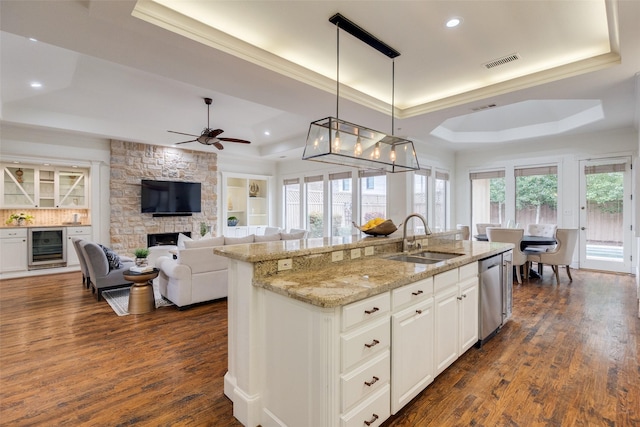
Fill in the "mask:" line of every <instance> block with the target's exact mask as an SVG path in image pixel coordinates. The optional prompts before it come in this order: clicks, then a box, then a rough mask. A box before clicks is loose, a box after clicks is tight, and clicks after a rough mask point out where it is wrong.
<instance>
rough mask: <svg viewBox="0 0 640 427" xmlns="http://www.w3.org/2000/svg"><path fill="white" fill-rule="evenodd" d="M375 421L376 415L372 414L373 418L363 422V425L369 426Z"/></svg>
mask: <svg viewBox="0 0 640 427" xmlns="http://www.w3.org/2000/svg"><path fill="white" fill-rule="evenodd" d="M377 419H378V416H377V415H376V414H373V417H372V418H371V419H370V420H369V421H365V422H364V423H365V424H366V425H368V426H370V425H371V424H373V423H375V422H376V420H377Z"/></svg>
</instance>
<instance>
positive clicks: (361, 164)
mask: <svg viewBox="0 0 640 427" xmlns="http://www.w3.org/2000/svg"><path fill="white" fill-rule="evenodd" d="M329 21H330V22H331V23H333V24H335V25H336V44H337V46H336V116H335V117H327V118H324V119H321V120H317V121H314V122H311V125H310V126H309V133H308V135H307V141H306V144H305V148H304V154H303V155H302V159H303V160H313V161H317V162H324V163H332V164H339V165H344V166H351V167H356V168H359V169H376V170H384V171H386V172H407V171H412V170H418V169H419V168H420V166H419V165H418V159H417V157H416V152H415V149H414V147H413V142H412V141H410V140H408V139H405V138H399V137H396V136H394V118H395V60H393V59H394V58H396V57H397V56H400V53H399V52H398V51H396V50H395V49H393V48H392V47H390V46H389V45H387V44H385V43H384V42H382V41H381V40H379V39H378V38H376V37H375V36H373V35H372V34H370V33H369V32H367V31H365V30H364V29H362V28H361V27H359V26H358V25H356V24H355V23H353V22H351V21H349V20H348V19H347V18H345V17H344V16H342V15H340V14H339V13H337V14H335V15H334V16H332V17H331V18H329ZM341 29H342V30H344V31H347V32H348V33H349V34H351V35H353V36H354V37H356V38H358V39H360V40H361V41H363V42H365V43H366V44H368V45H369V46H371V47H373V48H374V49H376V50H377V51H379V52H381V53H383V54H384V55H386V56H387V57H389V58H391V59H392V60H393V61H392V78H391V79H392V93H391V135H388V134H385V133H383V132H379V131H376V130H373V129H370V128H367V127H364V126H360V125H357V124H354V123H349V122H346V121H344V120H341V119H340V118H339V117H340V116H339V112H340V109H339V107H340V30H341Z"/></svg>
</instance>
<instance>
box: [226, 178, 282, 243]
mask: <svg viewBox="0 0 640 427" xmlns="http://www.w3.org/2000/svg"><path fill="white" fill-rule="evenodd" d="M222 177H223V197H224V198H223V199H222V203H223V212H224V214H223V217H222V221H223V229H224V230H225V231H224V234H225V236H244V235H247V234H252V233H254V234H261V233H260V232H261V231H262V233H264V227H266V226H268V225H269V224H270V203H269V182H270V177H268V176H262V175H240V174H225V173H223V174H222Z"/></svg>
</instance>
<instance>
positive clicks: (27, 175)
mask: <svg viewBox="0 0 640 427" xmlns="http://www.w3.org/2000/svg"><path fill="white" fill-rule="evenodd" d="M36 204H37V203H36V185H35V169H33V168H23V167H14V166H4V167H3V171H2V207H3V208H34V207H36Z"/></svg>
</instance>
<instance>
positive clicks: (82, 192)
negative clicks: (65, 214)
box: [56, 170, 88, 208]
mask: <svg viewBox="0 0 640 427" xmlns="http://www.w3.org/2000/svg"><path fill="white" fill-rule="evenodd" d="M87 206H88V200H87V185H86V178H85V173H84V172H82V171H68V170H61V171H59V172H58V203H57V204H56V207H59V208H79V207H87Z"/></svg>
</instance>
